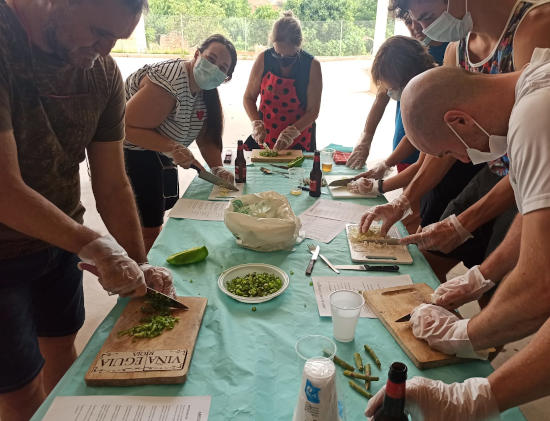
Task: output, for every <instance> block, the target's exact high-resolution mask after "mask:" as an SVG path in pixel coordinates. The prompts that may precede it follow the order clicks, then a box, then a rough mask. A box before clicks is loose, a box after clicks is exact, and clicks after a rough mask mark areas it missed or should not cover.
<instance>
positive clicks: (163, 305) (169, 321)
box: [118, 291, 179, 339]
mask: <svg viewBox="0 0 550 421" xmlns="http://www.w3.org/2000/svg"><path fill="white" fill-rule="evenodd" d="M146 298H147V300H146V301H145V304H146V305H144V306H142V307H141V312H142V313H144V314H147V315H149V316H148V317H144V318H143V319H141V320H140V321H139V322H140V324H138V325H136V326H134V327H131V328H130V329H126V330H121V331H120V332H118V336H124V335H128V336H132V337H133V338H134V339H142V338H154V337H156V336H159V335H160V334H161V333H162V332H164V331H165V330H170V329H173V328H174V326H175V325H176V323H177V322H178V320H179V318H177V317H174V316H172V313H171V311H170V299H169V298H168V297H165V296H163V295H161V294H157V293H155V292H152V291H149V292H148V293H147V295H146Z"/></svg>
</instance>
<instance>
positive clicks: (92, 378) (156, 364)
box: [85, 297, 208, 386]
mask: <svg viewBox="0 0 550 421" xmlns="http://www.w3.org/2000/svg"><path fill="white" fill-rule="evenodd" d="M144 301H145V298H136V299H133V300H131V301H130V302H129V303H128V305H127V306H126V308H125V309H124V311H123V312H122V314H121V315H120V317H119V319H118V320H117V322H116V323H115V325H114V327H113V330H112V331H111V333H110V334H109V337H108V338H107V339H106V340H105V343H104V344H103V346H102V347H101V350H100V351H99V353H98V354H97V356H96V358H95V360H94V362H93V363H92V365H91V366H90V368H89V370H88V373H86V376H85V380H86V384H87V385H88V386H135V385H143V384H174V383H184V382H185V379H186V377H187V372H188V371H189V364H190V363H191V357H192V355H193V349H194V348H195V342H196V340H197V335H198V333H199V329H200V326H201V322H202V317H203V315H204V311H205V309H206V303H207V301H208V300H207V299H206V298H203V297H178V301H180V302H182V303H184V304H185V305H187V306H188V307H189V310H174V311H173V315H174V316H175V317H179V322H178V323H176V325H175V327H174V328H173V329H172V330H166V331H164V332H163V333H162V335H160V336H157V337H156V338H150V339H136V340H134V339H132V338H131V337H129V336H127V335H125V336H121V337H119V336H118V332H119V331H121V330H125V329H129V328H131V327H133V326H135V325H137V324H138V323H139V321H140V319H141V318H142V317H143V316H144V314H143V313H142V311H141V306H142V305H143V304H144Z"/></svg>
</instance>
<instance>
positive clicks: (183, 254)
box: [166, 246, 208, 265]
mask: <svg viewBox="0 0 550 421" xmlns="http://www.w3.org/2000/svg"><path fill="white" fill-rule="evenodd" d="M207 256H208V249H207V248H206V246H200V247H193V248H190V249H187V250H183V251H180V252H179V253H176V254H172V255H171V256H168V257H167V258H166V261H167V262H168V263H170V264H171V265H188V264H190V263H197V262H202V261H203V260H204V259H206V257H207Z"/></svg>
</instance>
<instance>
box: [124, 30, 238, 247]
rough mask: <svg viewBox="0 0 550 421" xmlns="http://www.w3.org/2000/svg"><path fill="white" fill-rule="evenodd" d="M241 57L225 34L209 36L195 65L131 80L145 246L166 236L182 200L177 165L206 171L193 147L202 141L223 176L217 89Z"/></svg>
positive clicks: (132, 149)
mask: <svg viewBox="0 0 550 421" xmlns="http://www.w3.org/2000/svg"><path fill="white" fill-rule="evenodd" d="M236 64H237V53H236V51H235V47H234V46H233V44H232V43H231V42H230V41H229V40H228V39H227V38H225V37H224V36H223V35H218V34H216V35H212V36H210V37H208V38H207V39H206V40H205V41H204V42H203V43H202V44H201V45H200V46H199V47H198V49H197V51H196V52H195V55H194V57H193V59H192V60H189V61H186V60H183V59H175V60H168V61H163V62H160V63H156V64H153V65H146V66H144V67H142V68H141V69H139V70H138V71H136V72H135V73H133V74H131V75H130V76H128V79H126V100H127V105H126V142H125V145H124V154H125V159H126V171H127V174H128V177H129V178H130V181H131V183H132V187H133V189H134V194H135V197H136V204H137V206H138V209H139V214H140V215H141V224H142V233H143V240H144V243H145V247H146V249H147V250H149V249H150V248H151V246H152V245H153V242H154V241H155V239H156V237H157V236H158V234H159V233H160V230H161V228H162V223H163V219H164V212H165V210H167V209H170V208H171V207H172V206H174V204H175V202H176V201H177V199H178V196H179V194H178V193H179V192H178V173H177V167H176V166H177V165H179V166H181V167H183V168H189V167H190V166H191V165H194V166H197V167H199V168H202V166H201V165H200V164H199V163H198V162H197V161H196V160H195V158H194V156H193V154H192V153H191V151H190V150H189V149H188V148H187V147H188V146H189V145H190V144H191V143H193V142H194V141H196V142H197V145H198V147H199V150H200V152H201V155H202V156H203V158H204V159H205V161H206V163H207V164H208V166H209V167H210V170H211V171H212V172H213V173H214V174H215V175H217V176H219V177H222V178H223V179H225V180H227V181H230V182H233V181H234V178H233V174H232V173H231V172H229V171H227V170H226V169H225V168H224V167H223V164H222V159H221V151H222V132H223V112H222V107H221V103H220V99H219V96H218V90H217V89H216V88H217V87H218V86H219V85H221V84H222V83H223V82H227V81H229V80H230V79H231V77H232V75H233V70H234V69H235V65H236Z"/></svg>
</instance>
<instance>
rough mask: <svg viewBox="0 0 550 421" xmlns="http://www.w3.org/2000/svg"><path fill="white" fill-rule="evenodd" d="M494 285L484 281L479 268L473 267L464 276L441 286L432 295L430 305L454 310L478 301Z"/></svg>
mask: <svg viewBox="0 0 550 421" xmlns="http://www.w3.org/2000/svg"><path fill="white" fill-rule="evenodd" d="M494 286H495V284H494V283H493V282H492V281H490V280H488V279H485V277H484V276H483V274H482V273H481V271H480V270H479V266H474V267H473V268H471V269H470V270H468V272H466V273H465V274H464V275H461V276H457V277H456V278H453V279H451V280H450V281H447V282H445V283H444V284H441V285H440V286H439V287H438V288H437V289H436V290H435V292H434V293H433V294H432V303H433V304H435V305H438V306H441V307H445V308H447V309H451V310H452V309H455V308H457V307H460V306H461V305H462V304H465V303H469V302H470V301H474V300H479V299H480V298H481V296H482V295H483V294H484V293H485V292H487V291H489V290H490V289H491V288H493V287H494Z"/></svg>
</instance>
